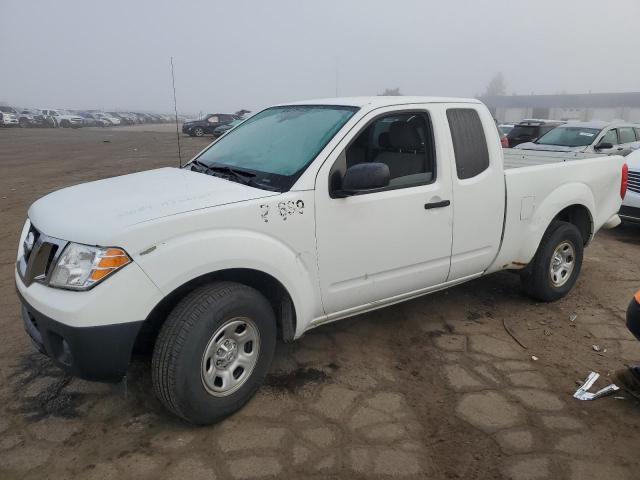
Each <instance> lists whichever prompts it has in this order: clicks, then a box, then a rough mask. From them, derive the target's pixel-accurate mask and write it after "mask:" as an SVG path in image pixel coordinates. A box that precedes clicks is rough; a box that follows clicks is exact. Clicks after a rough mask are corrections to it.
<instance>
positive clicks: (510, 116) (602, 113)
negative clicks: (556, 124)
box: [480, 92, 640, 123]
mask: <svg viewBox="0 0 640 480" xmlns="http://www.w3.org/2000/svg"><path fill="white" fill-rule="evenodd" d="M480 100H482V101H483V102H484V103H485V104H486V105H487V106H488V107H489V110H491V113H492V114H493V116H494V117H495V118H496V119H497V120H498V121H499V122H507V123H508V122H517V121H519V120H522V119H523V118H546V119H551V120H583V121H586V120H604V121H610V120H625V121H628V122H637V123H640V92H629V93H585V94H576V95H511V96H506V95H505V96H495V97H493V96H492V97H481V98H480Z"/></svg>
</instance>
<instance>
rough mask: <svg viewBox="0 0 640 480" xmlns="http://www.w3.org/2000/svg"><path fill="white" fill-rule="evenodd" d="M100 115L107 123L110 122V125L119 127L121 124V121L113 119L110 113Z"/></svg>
mask: <svg viewBox="0 0 640 480" xmlns="http://www.w3.org/2000/svg"><path fill="white" fill-rule="evenodd" d="M100 115H102V117H103V118H106V119H107V120H109V122H111V125H120V124H121V123H122V121H121V120H120V119H119V118H118V117H115V116H113V115H111V114H110V113H101V114H100Z"/></svg>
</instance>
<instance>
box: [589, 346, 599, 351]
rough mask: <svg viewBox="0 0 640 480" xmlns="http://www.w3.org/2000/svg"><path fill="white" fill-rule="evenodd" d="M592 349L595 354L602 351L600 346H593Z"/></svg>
mask: <svg viewBox="0 0 640 480" xmlns="http://www.w3.org/2000/svg"><path fill="white" fill-rule="evenodd" d="M591 348H593V351H594V352H599V351H600V347H599V346H598V345H591Z"/></svg>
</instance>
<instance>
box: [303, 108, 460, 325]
mask: <svg viewBox="0 0 640 480" xmlns="http://www.w3.org/2000/svg"><path fill="white" fill-rule="evenodd" d="M443 115H444V112H443V110H442V109H441V107H440V106H438V105H435V104H434V105H429V106H428V107H427V106H424V105H419V106H402V107H397V106H396V107H387V108H383V109H379V110H376V111H374V112H371V113H370V114H369V115H368V116H366V117H364V118H363V119H362V120H361V121H360V123H359V124H358V127H356V128H355V129H354V130H352V132H350V133H349V134H348V135H347V136H346V137H345V138H344V139H343V140H342V142H341V143H340V144H339V145H338V147H337V148H336V149H335V150H334V151H333V152H332V154H331V155H330V156H329V158H328V159H327V161H326V162H325V163H324V164H323V166H322V167H321V169H320V171H319V174H318V176H317V180H316V190H315V195H316V199H315V204H316V239H317V253H318V266H319V274H320V288H321V292H322V301H323V305H324V308H325V312H326V313H327V314H328V316H329V318H332V317H334V318H337V317H340V316H343V315H347V314H350V313H355V312H357V311H359V310H362V311H364V310H367V309H371V308H372V307H375V306H382V305H384V304H387V303H393V302H394V301H399V300H402V299H403V298H406V297H409V296H412V295H415V294H419V293H420V292H425V291H427V290H429V289H430V288H432V287H434V286H436V285H439V284H442V283H444V282H445V281H446V279H447V276H448V274H449V267H450V260H451V245H452V239H451V235H452V207H451V200H452V198H451V189H452V187H451V173H450V164H451V162H450V159H449V156H448V155H449V154H448V153H447V150H446V148H445V147H444V145H446V139H443V138H442V135H443V134H444V133H443V132H439V131H434V128H433V125H434V124H442V118H441V119H440V120H439V121H438V122H436V121H434V119H435V118H437V117H442V116H443ZM445 121H446V120H445ZM363 162H377V163H385V164H386V165H387V166H388V167H389V171H390V183H389V186H388V187H385V188H381V189H377V190H375V191H370V192H362V193H359V194H355V195H350V196H346V197H342V198H341V196H340V194H339V191H340V187H341V179H342V177H343V176H344V172H345V171H346V169H347V168H349V167H351V166H353V165H356V164H358V163H363Z"/></svg>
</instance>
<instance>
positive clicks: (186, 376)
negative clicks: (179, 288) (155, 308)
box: [152, 282, 276, 425]
mask: <svg viewBox="0 0 640 480" xmlns="http://www.w3.org/2000/svg"><path fill="white" fill-rule="evenodd" d="M275 345H276V319H275V316H274V313H273V309H272V308H271V305H270V304H269V302H268V301H267V299H266V298H264V296H262V295H261V294H260V293H259V292H258V291H257V290H255V289H253V288H250V287H247V286H245V285H241V284H238V283H233V282H218V283H213V284H210V285H206V286H203V287H200V288H198V289H196V290H194V291H193V292H191V293H190V294H188V295H187V296H186V297H185V298H183V299H182V300H181V301H180V302H179V303H178V305H177V306H176V307H175V308H174V310H173V311H172V312H171V313H170V314H169V316H168V318H167V320H166V322H165V324H164V325H163V327H162V330H161V331H160V334H159V336H158V340H157V342H156V346H155V348H154V352H153V360H152V378H153V386H154V390H155V392H156V395H157V396H158V398H159V399H160V400H161V401H162V403H163V404H164V405H165V407H167V408H168V409H169V410H170V411H172V412H173V413H175V414H176V415H178V416H179V417H181V418H183V419H184V420H186V421H188V422H190V423H193V424H197V425H208V424H211V423H214V422H217V421H218V420H221V419H222V418H224V417H226V416H227V415H230V414H231V413H233V412H235V411H236V410H239V409H240V408H241V407H242V406H243V405H244V404H245V403H246V402H247V401H248V400H249V399H250V398H251V397H252V396H253V394H254V393H255V392H256V390H257V389H258V387H259V386H260V384H261V383H262V381H263V380H264V377H265V376H266V374H267V372H268V371H269V367H270V366H271V360H272V359H273V353H274V350H275Z"/></svg>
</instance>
